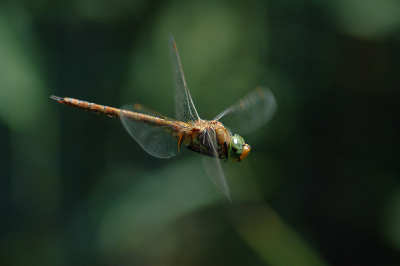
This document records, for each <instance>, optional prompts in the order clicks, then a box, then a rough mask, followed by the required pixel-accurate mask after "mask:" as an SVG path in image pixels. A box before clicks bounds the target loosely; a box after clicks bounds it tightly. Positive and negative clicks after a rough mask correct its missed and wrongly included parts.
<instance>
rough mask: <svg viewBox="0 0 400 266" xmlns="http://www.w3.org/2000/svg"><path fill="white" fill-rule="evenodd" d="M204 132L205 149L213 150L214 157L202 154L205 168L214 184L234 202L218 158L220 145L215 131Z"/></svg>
mask: <svg viewBox="0 0 400 266" xmlns="http://www.w3.org/2000/svg"><path fill="white" fill-rule="evenodd" d="M203 134H204V135H203V143H204V144H203V145H204V146H205V148H204V150H207V151H208V150H211V153H212V154H213V157H210V156H206V155H203V156H202V157H203V158H202V161H203V164H204V168H205V169H206V171H207V174H208V175H209V176H210V178H211V180H212V181H213V182H214V184H215V185H216V186H217V187H218V188H219V190H221V191H222V193H224V194H225V196H226V197H227V198H228V199H229V201H230V202H232V200H231V196H230V193H229V187H228V184H227V182H226V178H225V174H224V171H223V169H222V166H221V161H220V160H219V159H218V146H217V137H216V135H215V131H213V130H206V131H205V132H204V133H203Z"/></svg>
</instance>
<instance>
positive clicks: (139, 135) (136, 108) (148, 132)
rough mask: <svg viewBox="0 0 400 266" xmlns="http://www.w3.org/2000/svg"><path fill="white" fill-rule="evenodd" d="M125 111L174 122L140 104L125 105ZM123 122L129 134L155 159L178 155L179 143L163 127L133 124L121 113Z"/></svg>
mask: <svg viewBox="0 0 400 266" xmlns="http://www.w3.org/2000/svg"><path fill="white" fill-rule="evenodd" d="M123 109H125V110H128V111H133V112H137V113H143V114H147V115H151V116H155V117H159V118H162V119H168V120H170V121H173V120H172V119H169V118H167V117H165V116H163V115H160V114H159V113H157V112H155V111H153V110H151V109H149V108H147V107H144V106H142V105H140V104H134V105H125V106H123ZM121 121H122V124H123V125H124V127H125V129H126V130H127V131H128V132H129V134H130V135H131V136H132V137H133V138H134V139H135V140H136V141H137V142H138V143H139V144H140V146H142V148H143V149H144V150H145V151H147V152H148V153H149V154H151V155H153V156H154V157H157V158H164V159H167V158H171V157H173V156H175V155H177V154H178V141H177V140H176V139H174V138H173V137H172V136H171V135H170V134H168V133H167V132H165V131H164V130H163V129H162V127H153V126H150V125H147V124H141V123H137V122H133V121H132V120H130V119H128V118H127V117H125V116H124V115H123V113H121Z"/></svg>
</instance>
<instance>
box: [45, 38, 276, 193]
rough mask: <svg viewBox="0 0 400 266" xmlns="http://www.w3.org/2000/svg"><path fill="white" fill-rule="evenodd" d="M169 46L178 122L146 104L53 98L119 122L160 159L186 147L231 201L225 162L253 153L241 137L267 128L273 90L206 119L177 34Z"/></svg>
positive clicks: (272, 109)
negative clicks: (117, 104)
mask: <svg viewBox="0 0 400 266" xmlns="http://www.w3.org/2000/svg"><path fill="white" fill-rule="evenodd" d="M168 42H169V48H170V53H171V59H172V66H173V74H174V79H175V103H176V105H175V115H176V119H172V118H168V117H166V116H164V115H161V114H159V113H157V112H156V111H153V110H151V109H149V108H147V107H145V106H143V105H141V104H133V105H124V106H123V107H122V108H121V109H119V108H114V107H109V106H105V105H99V104H95V103H90V102H86V101H82V100H78V99H74V98H68V97H57V96H51V98H52V99H53V100H56V101H58V102H59V103H62V104H64V105H66V106H72V107H75V108H79V109H82V110H85V111H89V112H92V113H96V114H101V115H106V116H109V117H115V118H119V119H120V120H121V121H122V124H123V125H124V127H125V129H126V130H127V131H128V132H129V134H130V135H131V136H132V137H133V138H134V139H135V140H136V141H137V142H138V143H139V145H140V146H141V147H142V148H143V149H144V150H145V151H146V152H148V153H149V154H150V155H152V156H155V157H157V158H163V159H167V158H171V157H173V156H175V155H177V154H178V153H179V151H180V150H181V148H182V145H185V146H187V148H188V149H189V150H192V151H194V152H197V153H200V154H202V155H203V156H202V161H203V164H204V167H205V169H206V171H207V173H208V175H209V176H210V178H211V180H212V181H213V182H214V184H215V185H216V186H217V187H218V188H219V189H220V190H221V191H222V192H223V193H224V194H225V195H226V197H227V198H228V199H229V200H230V201H231V197H230V192H229V187H228V184H227V182H226V178H225V174H224V171H223V169H222V166H221V161H222V160H225V161H227V159H228V158H230V159H231V160H232V161H233V162H240V161H242V160H243V159H244V158H245V157H246V156H247V155H248V154H249V152H250V145H249V144H247V143H246V142H245V141H244V139H243V138H242V137H241V136H240V135H238V134H236V132H238V133H240V134H243V133H249V132H251V131H254V130H255V129H257V128H259V127H261V126H263V125H264V124H265V123H267V122H268V121H269V120H270V119H271V117H272V116H273V115H274V113H275V112H276V109H277V104H276V101H275V98H274V95H273V93H272V92H271V91H270V90H269V89H267V88H264V87H258V88H256V89H255V90H253V91H252V92H250V93H249V94H247V95H246V96H245V97H243V98H242V99H241V100H239V101H238V102H237V103H235V104H234V105H232V106H231V107H229V108H228V109H226V110H225V111H223V112H222V113H220V114H219V115H217V116H216V117H215V118H214V119H213V120H204V119H201V118H200V116H199V115H198V113H197V110H196V107H195V106H194V103H193V100H192V97H191V96H190V92H189V88H188V85H187V83H186V80H185V76H184V74H183V70H182V64H181V60H180V57H179V53H178V48H177V46H176V43H175V41H174V38H173V37H172V34H169V35H168ZM220 120H221V121H224V123H226V124H227V126H228V127H226V126H225V125H224V124H222V123H221V122H220ZM234 132H235V133H234Z"/></svg>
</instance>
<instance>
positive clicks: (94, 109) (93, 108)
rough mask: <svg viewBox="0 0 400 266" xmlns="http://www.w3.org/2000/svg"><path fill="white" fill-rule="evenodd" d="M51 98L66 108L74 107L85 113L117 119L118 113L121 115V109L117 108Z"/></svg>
mask: <svg viewBox="0 0 400 266" xmlns="http://www.w3.org/2000/svg"><path fill="white" fill-rule="evenodd" d="M51 98H52V99H53V100H56V101H58V102H59V103H62V104H64V105H66V106H71V107H75V108H78V109H81V110H85V111H88V112H91V113H95V114H100V115H106V116H109V117H115V118H119V116H120V113H121V109H119V108H114V107H110V106H106V105H100V104H95V103H90V102H86V101H81V100H78V99H74V98H68V97H57V96H51Z"/></svg>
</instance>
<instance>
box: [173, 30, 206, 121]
mask: <svg viewBox="0 0 400 266" xmlns="http://www.w3.org/2000/svg"><path fill="white" fill-rule="evenodd" d="M168 42H169V49H170V54H171V61H172V70H173V74H174V81H175V115H176V119H177V120H179V121H183V122H188V121H197V120H199V115H198V114H197V111H196V108H195V107H194V104H193V100H192V97H191V96H190V92H189V88H188V86H187V83H186V80H185V76H184V75H183V70H182V64H181V59H180V57H179V54H178V47H177V46H176V43H175V40H174V37H172V34H171V33H169V34H168Z"/></svg>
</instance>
